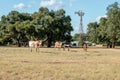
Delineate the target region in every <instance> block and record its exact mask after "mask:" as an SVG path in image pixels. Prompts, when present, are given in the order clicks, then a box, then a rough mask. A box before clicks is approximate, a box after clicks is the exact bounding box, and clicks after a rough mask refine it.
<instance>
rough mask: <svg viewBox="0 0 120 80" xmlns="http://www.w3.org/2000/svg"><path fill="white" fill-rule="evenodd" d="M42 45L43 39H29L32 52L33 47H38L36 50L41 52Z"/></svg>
mask: <svg viewBox="0 0 120 80" xmlns="http://www.w3.org/2000/svg"><path fill="white" fill-rule="evenodd" d="M41 45H42V41H29V47H30V49H31V52H32V48H36V52H39V47H40V46H41Z"/></svg>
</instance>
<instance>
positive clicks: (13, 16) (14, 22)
mask: <svg viewBox="0 0 120 80" xmlns="http://www.w3.org/2000/svg"><path fill="white" fill-rule="evenodd" d="M70 22H71V18H70V16H66V15H65V11H64V10H63V9H60V10H58V11H53V10H51V11H49V10H48V9H47V8H44V7H41V8H40V9H39V10H38V12H34V13H33V14H28V13H20V12H18V11H11V12H10V13H9V14H8V15H7V16H5V15H3V16H2V18H1V21H0V41H1V43H2V44H8V43H9V42H11V44H18V46H21V45H20V43H22V42H28V41H29V40H40V39H44V38H45V37H46V36H47V38H48V39H47V46H48V47H50V46H51V45H52V42H54V41H56V40H59V41H67V42H70V40H71V38H72V37H71V31H72V30H73V28H72V26H71V23H70Z"/></svg>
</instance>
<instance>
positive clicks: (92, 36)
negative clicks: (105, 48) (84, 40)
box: [87, 22, 99, 43]
mask: <svg viewBox="0 0 120 80" xmlns="http://www.w3.org/2000/svg"><path fill="white" fill-rule="evenodd" d="M98 27H99V25H98V23H97V22H92V23H89V24H88V29H87V30H88V32H87V36H88V40H89V41H91V42H94V43H99V35H98Z"/></svg>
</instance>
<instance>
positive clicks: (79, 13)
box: [75, 10, 84, 47]
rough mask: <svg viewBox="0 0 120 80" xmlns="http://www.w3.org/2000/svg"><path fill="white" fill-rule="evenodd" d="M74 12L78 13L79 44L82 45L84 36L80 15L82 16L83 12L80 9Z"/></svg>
mask: <svg viewBox="0 0 120 80" xmlns="http://www.w3.org/2000/svg"><path fill="white" fill-rule="evenodd" d="M75 14H78V16H80V27H79V34H80V37H79V41H80V42H79V46H80V47H82V45H83V38H84V31H83V23H82V20H83V19H82V17H83V16H84V12H82V10H79V11H77V12H75Z"/></svg>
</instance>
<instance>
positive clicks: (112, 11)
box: [87, 2, 120, 48]
mask: <svg viewBox="0 0 120 80" xmlns="http://www.w3.org/2000/svg"><path fill="white" fill-rule="evenodd" d="M106 15H107V17H102V18H101V19H100V21H99V23H97V22H91V23H89V24H88V29H87V36H88V40H89V41H91V42H95V43H102V44H107V46H108V47H109V46H110V47H112V48H114V47H115V45H116V43H118V42H120V8H119V4H118V2H115V3H113V4H111V5H109V6H108V7H107V13H106Z"/></svg>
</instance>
